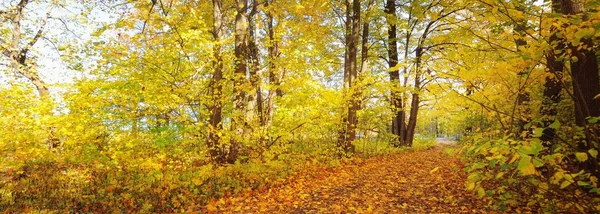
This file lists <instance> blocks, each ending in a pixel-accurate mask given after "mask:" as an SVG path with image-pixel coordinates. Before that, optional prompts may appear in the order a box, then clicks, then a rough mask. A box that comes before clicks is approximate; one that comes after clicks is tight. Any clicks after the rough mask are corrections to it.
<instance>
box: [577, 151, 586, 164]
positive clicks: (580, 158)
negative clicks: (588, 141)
mask: <svg viewBox="0 0 600 214" xmlns="http://www.w3.org/2000/svg"><path fill="white" fill-rule="evenodd" d="M575 158H577V160H578V161H580V162H584V161H586V160H587V159H588V156H587V154H586V153H583V152H577V153H575Z"/></svg>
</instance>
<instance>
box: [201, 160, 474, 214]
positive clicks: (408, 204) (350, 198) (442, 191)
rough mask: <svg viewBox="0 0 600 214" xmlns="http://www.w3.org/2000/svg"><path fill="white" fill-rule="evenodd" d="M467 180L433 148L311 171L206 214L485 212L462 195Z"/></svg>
mask: <svg viewBox="0 0 600 214" xmlns="http://www.w3.org/2000/svg"><path fill="white" fill-rule="evenodd" d="M306 174H308V175H306ZM464 180H465V173H464V172H463V170H462V165H461V164H460V162H458V161H457V160H455V159H453V158H451V157H449V156H447V155H445V154H443V152H442V151H441V149H440V148H435V149H430V150H424V151H416V152H404V153H401V154H395V155H390V156H385V157H377V158H371V159H368V160H366V161H364V162H362V163H357V164H351V165H346V166H343V167H340V168H336V169H330V170H324V171H322V170H313V171H310V170H309V171H307V172H305V173H303V174H302V176H296V177H294V180H293V181H291V182H290V183H288V184H286V185H283V186H279V187H275V188H271V189H268V190H265V191H262V192H258V191H254V192H252V193H249V194H246V195H243V196H237V197H233V198H227V199H223V200H219V201H218V202H214V203H211V204H209V205H208V206H207V207H206V209H207V210H210V211H214V212H216V213H229V212H233V213H474V212H475V213H477V212H484V210H481V207H483V206H482V205H481V204H480V202H479V201H478V200H477V199H476V198H475V197H474V196H473V195H472V194H471V193H468V192H466V191H465V190H464ZM207 210H204V211H207Z"/></svg>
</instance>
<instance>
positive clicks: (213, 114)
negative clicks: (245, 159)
mask: <svg viewBox="0 0 600 214" xmlns="http://www.w3.org/2000/svg"><path fill="white" fill-rule="evenodd" d="M212 3H213V19H214V21H213V27H212V34H213V40H214V47H213V56H214V58H215V59H214V61H213V66H214V72H213V76H212V81H211V84H210V86H211V102H212V103H211V106H210V118H209V125H210V127H209V132H208V139H207V146H208V151H209V153H210V156H211V158H212V160H213V161H214V162H216V163H218V164H223V163H225V159H226V157H225V154H224V152H223V151H222V148H221V145H220V140H221V138H220V135H219V133H220V132H221V131H222V130H223V124H222V123H221V122H222V117H223V114H222V111H223V110H222V109H223V107H222V106H223V104H222V101H221V100H222V94H223V85H222V84H223V83H222V81H223V60H222V56H221V38H222V36H223V32H222V25H223V20H222V19H223V12H222V2H221V0H213V1H212Z"/></svg>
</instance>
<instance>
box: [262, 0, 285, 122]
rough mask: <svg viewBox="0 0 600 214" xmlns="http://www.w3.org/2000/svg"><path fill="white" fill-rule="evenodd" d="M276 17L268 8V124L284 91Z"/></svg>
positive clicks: (270, 0)
mask: <svg viewBox="0 0 600 214" xmlns="http://www.w3.org/2000/svg"><path fill="white" fill-rule="evenodd" d="M272 2H273V0H267V1H266V2H265V6H266V7H267V8H268V7H269V5H270V4H271V3H272ZM273 22H274V18H273V14H272V13H271V10H270V8H268V9H267V34H268V39H269V43H268V44H269V47H268V48H267V52H268V53H267V54H268V63H269V84H270V85H271V89H269V93H268V95H267V107H266V110H265V116H266V121H265V124H266V125H267V126H269V125H270V123H271V121H272V118H273V110H274V109H273V103H274V99H275V96H276V97H281V95H282V92H281V89H279V77H278V72H277V64H276V61H277V58H278V56H279V47H278V42H277V40H276V39H275V29H274V26H273Z"/></svg>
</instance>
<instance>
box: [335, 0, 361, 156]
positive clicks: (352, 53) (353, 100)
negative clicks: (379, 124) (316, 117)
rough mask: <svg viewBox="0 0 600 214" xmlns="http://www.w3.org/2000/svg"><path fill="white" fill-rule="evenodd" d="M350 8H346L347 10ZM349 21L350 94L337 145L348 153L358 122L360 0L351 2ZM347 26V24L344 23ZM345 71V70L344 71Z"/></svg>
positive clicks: (348, 64)
mask: <svg viewBox="0 0 600 214" xmlns="http://www.w3.org/2000/svg"><path fill="white" fill-rule="evenodd" d="M349 9H350V8H347V10H349ZM348 21H351V25H352V30H351V33H350V36H349V40H348V42H347V44H346V45H347V48H348V49H347V51H348V57H347V59H348V61H347V64H346V65H347V68H348V72H347V74H348V77H347V78H348V82H347V85H348V88H347V89H348V90H349V92H350V93H349V94H350V100H349V102H348V103H349V105H348V116H347V122H346V128H345V131H344V133H343V136H341V137H340V139H341V141H340V142H339V144H340V145H339V146H340V147H341V148H342V149H343V150H344V151H345V152H348V153H353V152H354V145H353V144H352V143H353V141H354V139H356V125H357V124H358V118H357V115H356V112H357V110H358V107H359V106H358V100H359V99H360V97H356V95H357V93H356V92H355V90H357V89H356V86H355V85H356V79H357V74H358V66H357V53H358V43H359V37H360V0H354V1H353V2H352V15H351V18H350V20H346V22H348ZM346 26H348V25H346ZM345 73H346V72H345Z"/></svg>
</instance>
